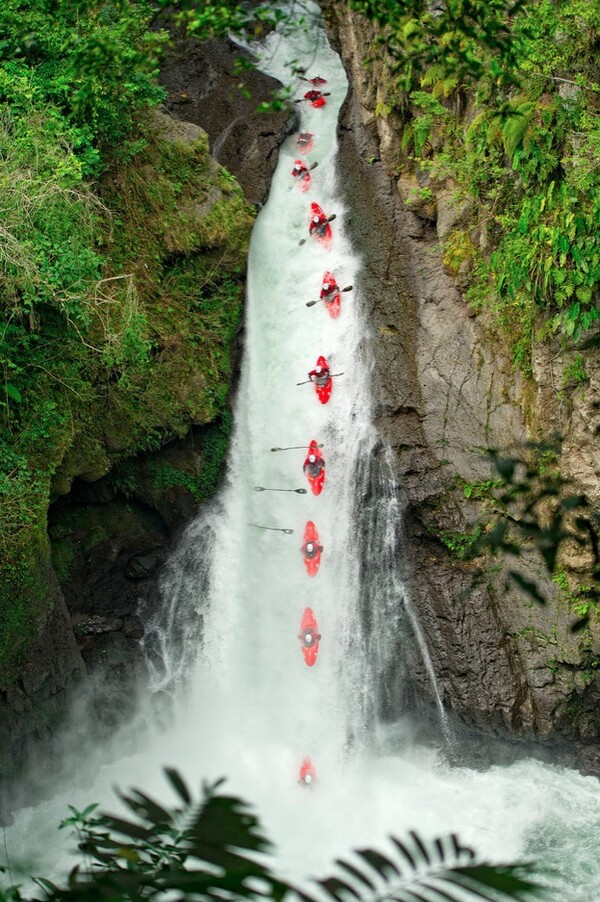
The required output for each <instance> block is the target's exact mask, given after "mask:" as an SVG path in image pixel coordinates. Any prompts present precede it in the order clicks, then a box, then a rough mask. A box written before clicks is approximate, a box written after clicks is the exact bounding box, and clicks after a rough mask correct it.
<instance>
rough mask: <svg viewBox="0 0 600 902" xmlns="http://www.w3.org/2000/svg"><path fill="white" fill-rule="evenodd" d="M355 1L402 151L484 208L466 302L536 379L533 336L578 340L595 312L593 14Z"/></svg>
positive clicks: (589, 8) (575, 9)
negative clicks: (384, 69) (378, 54)
mask: <svg viewBox="0 0 600 902" xmlns="http://www.w3.org/2000/svg"><path fill="white" fill-rule="evenodd" d="M350 5H351V6H352V7H353V8H356V9H358V10H360V11H361V12H363V13H364V14H365V15H367V16H368V17H369V18H370V19H374V20H375V21H376V22H377V23H379V25H380V26H381V32H380V41H381V47H382V57H383V59H384V60H385V61H387V63H388V71H389V77H388V81H387V84H385V86H384V88H385V90H384V92H383V94H382V92H381V90H380V91H379V93H378V102H379V104H380V106H381V105H385V106H386V107H387V108H390V109H392V110H394V111H395V112H396V113H397V114H398V115H399V116H400V117H401V118H402V119H403V121H404V126H403V133H402V141H401V144H402V150H403V152H405V153H408V152H410V151H412V153H413V155H414V159H415V161H416V162H417V163H418V165H419V166H420V167H421V170H422V171H431V173H432V175H433V176H434V177H435V178H437V179H438V180H445V179H451V180H452V182H453V183H454V184H456V186H457V197H458V201H459V202H460V200H461V199H468V200H469V201H470V202H471V205H472V206H473V207H474V208H475V207H476V208H477V217H478V219H479V222H477V221H475V222H471V223H470V224H469V234H470V233H472V232H474V231H475V230H476V229H477V227H478V225H479V223H483V224H484V226H485V234H486V241H485V245H484V250H479V249H477V248H476V247H473V246H472V247H471V248H470V255H469V260H470V264H471V267H472V284H471V287H470V289H469V292H468V296H469V299H470V301H471V303H472V304H473V306H474V308H475V309H476V310H481V309H484V308H485V309H488V310H489V311H490V312H491V314H492V317H491V322H492V323H493V324H494V325H496V326H497V327H499V328H500V329H501V330H502V331H504V332H505V334H506V336H507V337H508V339H509V341H510V343H511V345H512V350H513V357H514V362H515V364H516V365H517V366H518V367H519V368H521V369H522V370H523V371H524V372H525V373H530V372H531V348H532V342H533V340H534V339H535V338H536V337H537V336H540V337H543V336H547V335H548V334H551V333H559V334H561V335H562V336H563V337H564V338H565V339H569V338H571V337H573V338H579V337H580V336H581V335H582V334H583V333H584V332H585V331H586V330H588V329H590V328H591V327H592V326H593V325H594V324H595V323H596V322H597V321H598V318H599V317H600V304H599V295H598V284H599V276H600V169H599V163H598V161H599V159H600V117H599V116H598V109H599V106H600V65H599V58H598V54H597V34H598V31H599V29H600V10H599V7H598V5H597V4H594V3H585V2H581V0H564V2H561V3H558V4H557V3H554V2H552V0H534V2H533V3H527V4H526V5H525V4H524V3H514V4H511V3H504V2H502V0H495V2H492V3H488V2H471V0H451V2H447V3H443V4H439V6H438V5H436V6H435V9H430V8H429V7H427V6H426V5H424V4H422V3H420V2H419V0H401V2H398V3H395V2H391V0H389V2H388V0H356V2H354V0H351V3H350ZM467 89H468V90H469V92H470V93H469V94H467V93H466V92H467ZM469 98H470V100H469ZM465 109H466V110H467V113H466V115H465V116H464V118H463V117H462V111H463V110H465ZM434 138H435V140H434ZM434 148H435V149H434ZM423 158H426V159H425V160H424V159H423ZM446 243H447V242H446ZM456 250H458V251H461V253H462V251H463V250H464V251H465V252H467V251H468V250H469V249H468V248H466V247H465V248H464V249H462V248H456ZM445 254H446V257H447V258H448V259H450V258H451V257H452V260H451V262H450V263H448V266H449V269H450V270H451V271H452V272H455V273H456V272H458V266H457V265H455V263H457V262H458V255H457V254H454V253H453V249H452V248H448V247H446V248H445Z"/></svg>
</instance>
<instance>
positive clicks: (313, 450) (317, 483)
mask: <svg viewBox="0 0 600 902" xmlns="http://www.w3.org/2000/svg"><path fill="white" fill-rule="evenodd" d="M312 454H314V456H315V457H316V458H317V461H323V466H321V467H320V468H319V472H318V473H317V475H316V476H312V475H311V472H310V469H309V467H310V466H311V461H310V457H311V455H312ZM304 472H305V473H306V478H307V479H308V484H309V485H310V489H311V492H312V493H313V495H320V494H321V492H322V490H323V486H324V484H325V459H324V457H323V455H322V454H321V451H320V449H319V444H318V442H317V441H316V439H313V440H312V442H311V443H310V445H309V446H308V454H307V455H306V460H305V461H304Z"/></svg>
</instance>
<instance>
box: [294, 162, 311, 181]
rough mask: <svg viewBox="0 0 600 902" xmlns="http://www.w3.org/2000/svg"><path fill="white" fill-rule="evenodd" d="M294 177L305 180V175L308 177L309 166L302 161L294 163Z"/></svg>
mask: <svg viewBox="0 0 600 902" xmlns="http://www.w3.org/2000/svg"><path fill="white" fill-rule="evenodd" d="M292 175H293V176H294V178H296V179H298V178H304V176H305V175H308V166H307V165H306V163H304V162H303V161H302V160H296V162H295V163H294V168H293V169H292Z"/></svg>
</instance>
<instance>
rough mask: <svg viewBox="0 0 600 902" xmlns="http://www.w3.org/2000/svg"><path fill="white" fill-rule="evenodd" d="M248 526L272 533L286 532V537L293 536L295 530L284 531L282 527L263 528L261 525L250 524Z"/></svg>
mask: <svg viewBox="0 0 600 902" xmlns="http://www.w3.org/2000/svg"><path fill="white" fill-rule="evenodd" d="M248 526H255V527H256V528H257V529H270V530H271V531H272V532H284V533H285V534H286V536H291V535H292V534H293V532H294V530H293V529H282V528H281V527H280V526H261V525H260V523H248Z"/></svg>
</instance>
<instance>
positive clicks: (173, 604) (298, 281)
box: [0, 12, 600, 902]
mask: <svg viewBox="0 0 600 902" xmlns="http://www.w3.org/2000/svg"><path fill="white" fill-rule="evenodd" d="M311 16H312V17H314V18H311ZM294 60H296V61H298V62H301V63H302V65H305V66H306V67H307V74H308V75H309V76H313V75H320V76H322V77H323V78H325V79H326V80H327V85H326V87H324V88H323V90H327V91H328V92H329V94H330V96H329V97H328V98H327V105H326V106H325V107H324V108H321V109H314V108H312V107H311V106H310V105H309V104H307V103H305V102H303V103H301V104H299V108H300V113H301V127H302V129H303V130H308V131H310V132H312V133H313V134H314V145H313V149H312V150H311V151H310V153H309V154H308V156H307V158H306V159H307V160H308V163H309V164H312V163H313V162H318V166H317V167H316V168H315V169H314V170H313V172H312V173H311V176H312V182H311V186H310V189H309V190H308V191H307V192H306V193H304V192H303V191H301V190H300V186H299V185H297V184H295V183H294V179H293V178H292V176H291V170H292V167H293V164H294V160H295V159H296V158H297V157H298V155H299V154H298V150H297V146H296V137H297V136H296V135H293V136H290V137H289V138H288V139H287V140H286V142H285V143H284V145H283V147H282V149H281V152H280V156H279V163H278V167H277V170H276V172H275V175H274V179H273V184H272V188H271V192H270V196H269V199H268V203H267V204H266V206H265V207H264V208H263V209H262V211H261V212H260V214H259V216H258V219H257V221H256V225H255V228H254V231H253V235H252V241H251V249H250V260H249V274H248V305H247V312H246V332H245V351H244V360H243V366H242V373H241V379H240V385H239V389H238V394H237V399H236V405H235V428H234V435H233V441H232V447H231V452H230V460H229V471H228V478H227V482H226V485H225V487H224V488H223V490H222V492H221V494H220V496H219V497H218V499H217V500H216V501H215V503H214V504H213V505H212V506H211V508H210V510H209V511H208V512H207V513H205V514H203V515H202V517H201V518H200V519H199V520H198V521H197V522H195V523H194V524H192V525H191V526H190V528H189V529H188V530H187V532H186V534H185V536H184V537H183V540H182V542H181V544H180V547H179V549H178V551H177V552H176V553H175V554H174V556H173V559H172V561H171V563H170V565H169V568H168V573H167V576H166V578H165V580H164V584H163V594H164V598H165V607H164V610H163V612H162V614H161V617H160V620H158V621H157V622H156V624H155V625H154V629H153V632H154V636H155V638H158V640H159V645H160V647H161V649H162V662H161V663H160V664H159V663H155V667H154V671H153V680H154V689H155V690H158V689H163V690H165V692H166V693H173V695H172V696H171V697H172V698H173V701H172V710H171V712H170V723H169V725H168V727H167V728H166V729H165V728H164V726H163V728H162V729H160V730H158V729H156V730H155V731H154V732H153V734H152V736H151V739H149V737H148V734H147V733H146V734H145V738H144V742H143V746H144V748H143V750H140V749H139V748H138V749H135V748H132V747H131V746H130V745H129V746H128V747H127V749H125V748H123V749H122V750H121V753H120V755H119V758H118V760H117V761H114V760H113V761H112V762H111V763H102V757H101V756H100V757H99V759H98V761H97V762H96V763H95V764H94V767H93V776H92V777H90V776H89V774H88V777H87V778H86V779H79V780H77V779H75V778H74V779H73V781H72V782H70V783H69V785H66V786H65V787H63V788H61V791H60V793H59V794H58V795H55V796H54V798H53V799H52V800H51V801H48V802H44V803H42V804H40V805H39V806H38V807H37V808H35V809H33V808H32V809H24V810H21V811H20V812H19V813H18V815H17V817H16V820H15V823H14V825H13V826H12V827H11V828H10V829H9V830H8V831H7V833H6V842H7V847H8V849H9V852H10V855H11V859H12V861H13V863H14V862H15V861H18V860H19V859H22V858H23V853H24V850H25V849H26V850H27V857H28V866H29V867H30V868H32V869H33V870H34V872H35V873H37V874H45V873H46V874H47V873H50V872H53V871H55V865H56V861H57V856H58V853H57V851H56V849H57V843H58V842H60V843H62V844H63V847H64V842H65V837H64V836H62V835H60V836H58V838H57V834H56V829H55V828H56V824H57V823H58V821H59V820H60V819H61V818H63V817H64V816H65V814H66V813H67V812H66V806H67V803H71V804H74V805H76V806H80V807H83V806H84V805H85V804H87V803H88V802H90V801H100V802H101V803H102V804H103V806H104V807H105V808H107V807H108V808H110V809H112V810H114V809H115V807H116V805H117V803H116V800H115V797H114V795H113V792H112V787H113V786H114V785H116V784H118V786H119V787H121V788H122V789H125V788H127V787H130V786H132V785H134V786H137V787H140V788H143V789H145V790H146V791H147V792H149V793H150V794H157V795H158V796H160V797H163V798H165V799H168V798H169V791H168V789H167V787H166V783H165V780H164V778H163V777H162V773H161V767H162V765H169V766H174V767H177V768H178V769H179V770H180V771H181V772H182V774H183V775H184V776H185V777H186V779H187V781H188V782H189V784H190V785H191V786H194V787H197V786H198V785H199V784H200V782H201V780H202V779H207V780H212V779H215V778H218V777H220V776H223V775H225V776H227V777H228V780H229V782H228V788H229V790H231V791H234V792H237V793H239V794H241V795H243V796H244V797H245V798H246V799H248V800H249V801H250V802H252V803H253V805H254V806H255V807H256V810H257V812H258V813H259V815H260V816H261V818H262V819H263V821H264V824H265V827H266V830H267V832H268V834H269V835H270V836H271V838H272V839H273V840H274V842H275V843H276V864H277V867H278V868H280V869H281V872H282V873H284V874H285V875H286V876H288V877H290V878H294V879H297V880H302V879H305V878H307V877H309V876H311V875H315V876H323V875H325V874H327V873H329V872H330V871H331V864H332V861H333V859H334V858H335V857H337V856H340V855H344V854H345V853H347V852H348V851H349V850H350V849H351V848H353V847H356V846H364V845H366V844H370V845H374V846H375V847H377V846H378V845H379V846H380V847H381V848H385V847H386V843H387V840H386V836H388V835H389V834H390V833H393V834H395V835H400V836H401V835H403V834H405V833H406V832H407V831H408V830H409V829H416V830H418V831H419V832H420V833H421V835H423V836H424V837H433V836H437V835H439V834H443V833H446V832H449V831H456V832H457V833H458V834H459V836H460V837H461V839H462V840H463V841H464V842H466V843H471V844H472V845H473V846H474V847H475V848H476V849H477V850H478V852H479V853H480V854H481V855H482V856H483V857H486V858H488V859H489V860H494V861H506V860H515V859H522V860H536V861H538V862H540V863H542V864H544V865H548V866H550V867H552V868H556V869H558V871H559V876H558V877H557V878H556V880H555V882H557V881H558V882H559V883H560V885H561V887H562V889H561V890H560V891H559V892H558V893H557V894H555V895H554V896H553V897H552V898H555V899H556V900H573V902H576V900H582V902H583V900H586V902H590V900H593V899H597V898H600V856H599V855H598V854H597V849H598V836H600V805H599V793H598V783H597V781H596V780H594V779H592V778H585V777H582V776H580V775H579V774H577V773H575V772H572V771H568V770H565V769H563V768H559V767H555V766H552V765H547V764H541V763H539V762H535V761H532V760H523V761H521V762H520V763H517V764H514V765H511V766H509V767H492V768H490V769H487V770H481V771H475V770H471V769H467V768H461V767H451V766H450V765H449V764H447V762H446V759H445V756H444V751H445V743H447V742H448V741H451V737H450V736H449V734H448V730H447V728H445V724H444V723H443V719H442V715H441V714H440V718H441V721H440V737H441V739H440V748H439V749H435V748H432V747H431V746H429V747H427V748H424V747H421V746H419V745H417V744H415V742H414V741H413V740H412V739H411V730H410V727H409V726H408V723H407V724H406V725H404V724H403V723H402V722H401V723H399V724H396V725H395V726H394V729H393V731H392V733H393V735H392V737H390V727H389V725H388V727H387V728H386V732H385V735H384V734H383V729H382V728H378V727H377V724H376V720H375V714H374V712H375V702H374V696H375V685H374V684H375V681H376V679H377V678H378V676H379V675H380V674H382V673H386V672H389V664H390V659H391V656H392V655H393V654H395V653H397V641H396V638H395V636H394V630H395V629H396V625H397V624H398V622H400V621H399V617H398V611H399V609H400V608H402V610H403V611H404V614H405V617H404V620H403V621H402V622H409V623H410V624H411V629H410V636H411V637H410V638H409V640H407V641H411V642H414V643H416V644H417V646H419V647H420V654H421V655H422V656H423V657H424V664H425V668H426V670H427V671H428V672H429V673H430V676H431V678H432V679H431V692H432V695H433V696H434V697H435V694H436V688H435V679H434V672H435V662H431V661H429V659H428V657H427V650H426V648H425V646H424V644H423V642H422V639H421V632H420V629H419V625H418V624H417V623H416V621H415V620H414V617H413V615H412V613H411V610H410V607H409V601H408V599H407V598H406V597H405V594H404V593H403V591H402V587H401V585H400V584H399V583H398V582H397V579H396V576H395V574H394V567H393V556H390V554H389V553H388V552H389V543H390V538H389V534H390V530H391V531H392V532H393V530H394V529H396V528H397V523H396V522H395V518H394V512H395V509H394V492H393V485H392V486H391V488H390V477H389V475H388V476H386V474H385V472H382V466H381V464H380V465H379V476H378V478H377V480H376V481H375V488H373V486H371V492H370V494H371V496H373V492H375V498H374V502H373V500H372V507H373V511H372V515H371V516H370V517H369V518H368V522H367V520H365V517H364V516H361V512H360V510H359V508H360V503H361V499H362V498H363V497H365V480H368V479H369V478H370V479H371V481H373V475H372V468H371V467H370V462H371V456H372V453H373V450H374V449H375V448H376V447H377V446H378V438H377V436H376V435H375V433H374V431H373V427H372V426H371V419H372V417H371V409H370V400H369V391H368V387H369V371H370V366H371V362H370V360H369V357H368V351H367V348H368V344H367V341H366V339H367V336H368V323H367V322H365V319H364V316H363V312H362V309H363V308H362V306H361V297H360V295H359V294H358V292H357V291H356V290H354V291H352V292H347V293H344V294H342V306H341V313H340V316H339V317H338V318H337V319H334V318H332V317H330V316H329V315H328V312H327V310H326V309H325V307H324V305H323V304H322V303H318V304H315V305H314V306H312V307H307V306H306V302H307V301H309V300H311V299H317V298H318V297H319V291H320V288H321V282H322V277H323V274H324V272H325V271H331V272H332V273H333V274H334V275H335V277H336V280H337V282H338V284H339V285H340V286H342V287H343V286H346V285H351V284H353V283H355V282H356V280H357V274H358V273H359V270H360V267H361V263H362V261H361V259H360V257H359V255H358V254H357V253H356V251H355V250H354V249H353V248H352V247H351V245H350V242H349V240H348V237H347V236H346V235H345V233H344V214H345V212H351V211H345V210H344V208H343V204H342V201H341V198H340V195H339V193H338V191H337V188H336V168H335V166H336V137H335V135H336V120H337V115H338V111H339V108H340V105H341V103H342V101H343V99H344V96H345V93H346V89H347V82H346V76H345V73H344V70H343V68H342V66H341V63H340V61H339V58H338V57H337V55H336V54H335V53H334V52H333V51H332V50H331V48H330V47H329V45H328V43H327V40H326V37H325V33H324V31H323V29H322V27H321V24H320V21H319V20H318V19H317V16H316V13H314V12H313V13H310V15H308V19H307V28H306V29H305V30H301V31H299V32H295V33H291V34H285V33H275V34H273V35H271V36H270V38H269V39H268V44H267V47H266V49H265V52H264V57H263V60H262V64H261V65H262V67H263V68H264V69H265V71H268V72H269V73H270V74H272V75H275V76H276V77H278V78H280V79H281V80H282V81H283V82H284V83H288V84H290V85H291V87H292V88H293V90H294V94H293V96H294V97H301V96H302V94H303V93H304V92H305V90H307V89H308V88H309V87H310V85H307V84H306V83H304V82H300V81H299V80H298V78H297V77H296V76H294V75H292V74H291V69H290V65H289V64H290V63H291V62H293V61H294ZM313 200H314V201H317V202H318V203H319V204H320V205H321V207H322V208H323V209H324V211H325V212H326V213H327V214H328V215H331V214H333V213H335V214H336V219H335V220H334V221H333V222H332V223H331V227H332V230H333V238H332V242H331V248H330V249H329V250H328V249H327V248H325V247H324V246H323V245H322V244H320V243H318V242H317V241H316V240H315V238H314V237H309V235H308V220H309V208H310V202H311V201H313ZM302 239H305V242H304V243H303V244H302V245H300V241H301V240H302ZM320 354H323V355H325V356H326V357H327V359H328V361H329V362H330V364H331V367H332V371H333V372H336V373H337V372H340V373H343V375H341V376H339V377H336V379H335V380H334V386H333V392H332V396H331V400H330V401H329V403H328V404H326V405H322V404H320V403H319V401H318V399H317V397H316V395H315V391H314V388H313V386H312V385H310V384H309V385H300V386H298V385H297V384H296V383H298V382H302V381H303V380H304V379H306V378H307V376H306V374H307V372H308V371H309V370H310V369H312V368H313V367H314V365H315V362H316V359H317V357H318V356H319V355H320ZM311 439H316V440H317V441H318V442H320V443H322V445H323V448H322V453H323V456H324V458H325V461H326V481H325V486H324V489H323V492H322V494H321V495H319V496H314V495H313V494H312V493H311V492H310V491H309V492H308V493H307V494H305V495H303V494H300V493H296V492H293V491H292V492H271V491H264V492H260V491H256V490H255V489H254V486H264V487H267V488H285V489H295V488H307V487H308V485H307V481H306V478H305V476H304V475H303V471H302V464H303V461H304V457H305V454H306V451H304V450H292V451H282V452H272V451H271V450H270V449H271V448H272V447H287V446H294V445H298V446H307V445H308V443H309V441H310V440H311ZM379 456H380V457H381V455H379ZM383 470H385V467H383ZM377 493H379V497H378V495H377ZM309 519H310V520H313V521H314V522H315V524H316V526H317V528H318V530H319V534H320V540H321V544H322V545H323V548H324V551H323V555H322V560H321V566H320V570H319V572H318V574H317V575H316V576H315V577H314V578H310V577H309V576H308V575H307V573H306V570H305V568H304V565H303V561H302V556H301V553H300V550H299V549H300V546H301V544H302V536H303V532H304V527H305V524H306V522H307V520H309ZM249 524H259V525H260V526H269V527H276V528H282V529H286V530H293V534H289V533H284V532H277V531H270V530H263V529H259V528H257V527H256V526H251V525H249ZM365 545H366V552H367V559H368V560H369V561H370V562H371V564H370V565H371V567H372V568H373V570H374V573H375V576H376V578H374V579H373V580H372V582H371V583H370V591H369V592H365V591H364V587H363V586H361V573H362V571H361V567H360V566H359V561H360V559H361V554H362V553H363V551H364V549H365ZM378 568H379V573H378ZM365 605H367V606H370V610H369V612H368V621H369V632H368V634H366V633H363V631H364V629H365V625H364V620H365V617H364V607H365ZM307 606H310V607H311V608H312V609H313V611H314V613H315V615H316V617H317V620H318V624H319V631H320V633H321V636H322V638H321V642H320V647H319V654H318V658H317V662H316V664H315V666H314V667H307V666H306V664H305V663H304V660H303V656H302V653H301V649H300V642H299V640H298V632H299V629H300V619H301V616H302V612H303V610H304V608H305V607H307ZM361 610H363V616H361ZM175 639H176V641H175ZM395 650H396V651H395ZM398 664H399V665H400V662H398ZM149 710H150V709H149ZM146 719H148V718H147V717H146ZM444 737H445V738H444ZM391 750H393V751H391ZM69 754H73V748H72V746H71V751H70V752H69ZM305 755H309V756H310V757H311V759H312V761H313V762H314V765H315V767H316V770H317V777H318V779H317V783H316V785H315V786H314V787H313V788H312V789H311V790H307V789H305V788H303V787H301V786H300V785H299V784H298V771H299V767H300V764H301V761H302V758H303V756H305ZM75 757H76V752H75ZM113 757H114V750H113ZM73 769H74V772H76V770H77V763H76V761H75V763H74V764H73ZM41 825H43V826H41ZM59 857H60V856H59ZM0 858H1V855H0ZM65 863H67V864H68V863H69V862H68V861H66V862H65Z"/></svg>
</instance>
